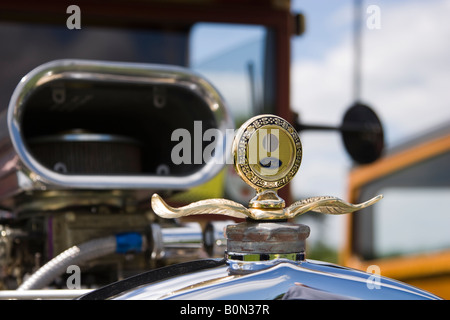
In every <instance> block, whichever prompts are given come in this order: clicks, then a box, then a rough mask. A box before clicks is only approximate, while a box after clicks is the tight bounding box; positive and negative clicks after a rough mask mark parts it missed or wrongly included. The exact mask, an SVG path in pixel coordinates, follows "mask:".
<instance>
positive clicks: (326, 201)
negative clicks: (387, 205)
mask: <svg viewBox="0 0 450 320" xmlns="http://www.w3.org/2000/svg"><path fill="white" fill-rule="evenodd" d="M232 152H233V157H234V166H235V169H236V172H237V173H238V174H239V176H240V177H241V178H242V179H243V180H244V181H245V182H246V183H247V184H249V185H250V186H251V187H253V188H254V189H255V190H256V196H255V197H254V198H253V199H252V200H250V203H249V208H246V207H245V206H243V205H242V204H240V203H237V202H234V201H231V200H226V199H208V200H201V201H197V202H194V203H192V204H189V205H187V206H184V207H180V208H173V207H171V206H169V205H168V204H167V203H165V202H164V200H163V199H162V198H161V197H160V196H159V195H158V194H154V195H153V196H152V200H151V203H152V208H153V210H154V211H155V213H156V214H157V215H159V216H160V217H162V218H179V217H184V216H190V215H199V214H219V215H226V216H231V217H235V218H250V219H253V220H284V219H291V218H295V217H297V216H299V215H302V214H304V213H306V212H309V211H315V212H320V213H324V214H332V215H340V214H346V213H351V212H355V211H358V210H361V209H363V208H366V207H368V206H370V205H372V204H374V203H375V202H377V201H379V200H380V199H381V198H382V197H383V196H382V195H378V196H376V197H374V198H372V199H370V200H368V201H366V202H363V203H361V204H350V203H348V202H346V201H344V200H342V199H339V198H337V197H330V196H319V197H311V198H307V199H304V200H300V201H297V202H294V203H293V204H292V205H290V206H289V207H287V208H285V202H284V200H283V199H281V198H280V197H279V196H278V194H277V190H278V189H280V188H282V187H283V186H285V185H286V184H287V183H289V182H290V181H291V180H292V178H293V177H294V176H295V174H296V173H297V171H298V169H299V168H300V163H301V160H302V144H301V142H300V138H299V136H298V133H297V131H296V130H295V129H294V127H293V126H292V125H291V124H289V123H288V122H287V121H286V120H284V119H283V118H280V117H278V116H275V115H259V116H256V117H253V118H251V119H250V120H248V121H247V122H245V123H244V124H243V125H242V126H241V127H240V129H239V130H238V132H237V134H236V136H235V138H234V142H233V148H232Z"/></svg>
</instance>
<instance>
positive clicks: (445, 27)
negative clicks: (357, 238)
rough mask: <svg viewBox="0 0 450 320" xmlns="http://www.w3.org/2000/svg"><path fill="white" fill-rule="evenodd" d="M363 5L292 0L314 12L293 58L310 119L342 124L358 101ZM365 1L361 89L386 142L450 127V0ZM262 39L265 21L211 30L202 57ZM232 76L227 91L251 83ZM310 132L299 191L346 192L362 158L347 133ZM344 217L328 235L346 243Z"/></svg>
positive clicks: (295, 96) (297, 97) (295, 95)
mask: <svg viewBox="0 0 450 320" xmlns="http://www.w3.org/2000/svg"><path fill="white" fill-rule="evenodd" d="M371 6H372V7H371ZM373 6H376V8H377V9H378V16H377V17H376V18H378V20H377V21H376V22H379V23H378V24H377V25H376V27H377V28H370V26H373V24H371V23H373V22H374V20H373V18H374V16H373V14H374V11H369V12H367V9H368V8H369V7H370V8H373ZM353 8H354V7H353V0H341V1H336V0H321V1H316V0H294V1H292V11H295V12H302V13H303V14H304V15H305V16H306V32H305V33H304V34H303V35H302V36H299V37H295V38H293V39H292V63H291V65H292V67H291V106H292V109H293V110H295V111H297V112H298V113H299V114H300V116H301V121H302V122H304V123H311V124H325V125H335V126H337V125H339V124H340V123H341V120H342V117H343V115H344V113H345V111H346V110H347V108H348V107H349V106H350V105H351V104H352V103H353V102H354V99H355V96H354V90H353V86H352V84H353V78H352V76H353V74H352V72H353V61H354V59H353V58H354V50H353V21H354V20H353V19H354V16H353V14H354V11H353ZM361 8H362V14H361V25H362V29H361V31H362V45H361V48H362V49H361V53H362V55H361V89H360V95H359V97H360V99H361V101H362V102H364V103H366V104H368V105H369V106H371V107H372V108H373V109H374V110H375V111H376V113H377V114H378V116H379V118H380V119H381V121H382V123H383V127H384V133H385V144H386V148H387V149H390V148H392V147H395V146H397V145H399V144H401V143H402V142H404V141H407V140H409V139H411V138H413V137H415V136H419V135H421V134H424V133H426V132H428V131H429V130H432V129H433V128H435V127H437V126H441V125H445V124H446V125H448V126H450V105H449V103H450V92H449V84H450V41H449V39H450V19H448V12H450V10H449V9H450V0H427V1H425V0H420V1H419V0H364V1H362V4H361ZM258 37H261V30H260V29H258V28H249V27H245V28H244V27H242V26H236V27H234V28H231V29H228V30H227V31H224V30H223V29H220V27H217V29H214V28H213V29H211V30H210V31H209V32H208V31H204V32H202V33H201V34H200V35H199V36H198V38H195V37H194V38H193V44H195V45H196V46H199V47H200V48H201V50H198V52H199V55H198V56H197V55H195V54H194V55H193V61H194V65H195V63H198V62H201V61H205V60H208V59H211V57H214V56H215V55H217V54H218V53H220V52H221V51H223V50H224V48H229V47H233V46H239V45H242V44H243V43H248V42H251V41H253V40H254V39H257V38H258ZM196 41H198V42H196ZM224 79H225V78H224ZM229 79H230V78H229V77H228V78H226V79H225V80H224V81H223V82H224V84H223V85H222V84H219V83H218V85H219V89H222V88H223V90H224V91H225V92H226V91H227V90H228V86H230V85H234V87H235V88H236V87H239V88H241V90H242V91H245V90H244V89H243V88H244V87H245V83H244V81H243V82H242V83H239V82H238V80H234V81H230V80H229ZM237 83H239V84H237ZM234 93H236V91H234ZM238 93H239V94H240V92H238ZM239 94H234V95H232V98H231V99H234V98H235V97H236V96H239ZM231 102H232V103H234V101H231ZM301 140H302V144H303V160H302V165H301V167H300V170H299V172H298V173H297V176H296V177H295V178H294V181H293V182H292V190H293V198H294V199H297V198H304V197H308V196H318V195H334V196H338V197H341V198H344V199H345V198H346V197H347V183H348V180H347V179H348V173H349V171H350V169H351V168H352V166H353V163H352V161H351V159H350V157H349V156H348V155H347V154H346V152H345V149H344V147H343V144H342V141H341V136H340V134H339V133H338V132H321V133H318V132H302V134H301ZM344 219H345V218H344V217H336V216H333V217H330V218H326V219H325V220H324V221H322V222H321V223H322V224H325V225H322V226H321V228H322V229H324V230H327V231H326V232H325V233H324V234H322V236H325V237H326V239H323V240H325V242H327V243H330V244H332V245H333V246H336V247H339V246H341V245H342V241H343V238H344V236H343V233H344V230H345V229H344ZM312 223H314V222H312ZM311 236H312V237H313V234H312V235H311Z"/></svg>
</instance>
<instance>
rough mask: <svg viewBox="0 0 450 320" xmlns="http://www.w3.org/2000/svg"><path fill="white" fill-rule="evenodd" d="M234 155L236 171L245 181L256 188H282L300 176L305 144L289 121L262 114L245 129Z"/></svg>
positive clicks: (237, 140) (238, 137)
mask: <svg viewBox="0 0 450 320" xmlns="http://www.w3.org/2000/svg"><path fill="white" fill-rule="evenodd" d="M233 153H234V165H235V168H236V172H237V173H238V174H239V175H240V177H241V178H242V179H243V180H244V181H245V182H247V183H248V184H249V185H251V186H252V187H253V188H255V189H279V188H281V187H283V186H284V185H286V184H287V183H288V182H289V181H291V180H292V178H293V177H294V176H295V174H296V173H297V171H298V169H299V167H300V163H301V159H302V145H301V142H300V138H299V136H298V134H297V131H296V130H295V129H294V128H293V127H292V126H291V125H290V124H289V123H288V122H287V121H286V120H284V119H283V118H280V117H278V116H274V115H261V116H256V117H254V118H252V119H250V120H248V121H247V122H246V123H244V124H243V125H242V126H241V128H240V129H239V131H238V133H237V135H236V137H235V140H234V144H233Z"/></svg>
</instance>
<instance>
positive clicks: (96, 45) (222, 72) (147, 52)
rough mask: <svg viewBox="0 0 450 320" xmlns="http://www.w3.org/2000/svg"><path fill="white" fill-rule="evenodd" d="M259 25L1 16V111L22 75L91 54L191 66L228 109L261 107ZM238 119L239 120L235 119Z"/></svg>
mask: <svg viewBox="0 0 450 320" xmlns="http://www.w3.org/2000/svg"><path fill="white" fill-rule="evenodd" d="M265 37H266V32H265V28H264V27H261V26H243V25H233V24H213V23H198V24H195V25H194V26H192V27H191V26H186V27H177V28H164V29H154V30H150V29H124V28H121V29H119V28H106V27H94V26H87V27H84V28H83V29H81V30H69V29H68V28H66V26H65V25H62V26H61V25H44V24H25V23H19V22H0V38H1V39H2V43H3V44H7V45H3V46H2V47H1V48H0V70H1V71H0V79H1V84H2V85H1V86H0V111H1V110H4V109H6V108H7V106H8V103H9V99H10V97H11V95H12V93H13V91H14V88H15V87H16V85H17V84H18V83H19V81H20V79H21V78H22V77H23V76H24V75H25V74H26V73H28V72H29V71H30V70H32V69H34V68H35V67H37V66H39V65H40V64H43V63H45V62H48V61H51V60H55V59H90V60H107V61H121V62H139V63H156V64H169V65H178V66H185V67H192V69H194V70H195V71H197V72H198V73H200V74H201V75H203V76H205V77H206V78H207V79H209V80H210V81H211V82H212V84H213V85H214V86H216V88H217V89H218V90H219V92H221V93H222V95H223V96H224V98H225V100H226V101H227V103H228V106H229V107H230V109H231V110H232V115H233V116H234V117H235V118H236V119H247V118H249V117H250V116H252V115H253V114H256V113H259V112H260V111H261V108H262V105H263V104H264V102H263V100H264V98H263V94H262V92H263V90H262V86H263V82H264V81H263V77H264V74H265V72H264V66H265V59H264V55H265V54H264V53H265V50H264V46H265ZM237 122H239V120H238V121H237Z"/></svg>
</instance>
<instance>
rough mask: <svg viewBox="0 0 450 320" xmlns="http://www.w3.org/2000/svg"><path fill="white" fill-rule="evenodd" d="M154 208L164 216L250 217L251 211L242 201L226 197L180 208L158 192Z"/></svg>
mask: <svg viewBox="0 0 450 320" xmlns="http://www.w3.org/2000/svg"><path fill="white" fill-rule="evenodd" d="M152 208H153V210H154V211H155V213H156V214H157V215H158V216H160V217H162V218H169V219H172V218H179V217H185V216H191V215H197V214H221V215H226V216H230V217H235V218H247V217H250V216H251V214H250V211H248V209H247V208H245V207H244V206H243V205H241V204H240V203H237V202H234V201H231V200H226V199H208V200H201V201H197V202H194V203H191V204H189V205H187V206H184V207H180V208H173V207H171V206H169V205H168V204H167V203H166V202H164V200H163V199H162V198H161V197H160V196H159V195H157V194H156V193H155V194H154V195H153V196H152Z"/></svg>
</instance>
